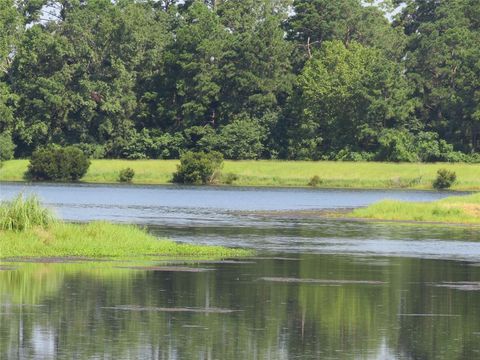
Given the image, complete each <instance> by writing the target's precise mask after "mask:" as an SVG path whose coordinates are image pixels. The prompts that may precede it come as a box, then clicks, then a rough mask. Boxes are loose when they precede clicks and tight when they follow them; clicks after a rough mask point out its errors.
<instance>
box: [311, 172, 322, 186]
mask: <svg viewBox="0 0 480 360" xmlns="http://www.w3.org/2000/svg"><path fill="white" fill-rule="evenodd" d="M322 182H323V181H322V179H320V176H318V175H315V176H312V178H311V179H310V181H309V182H308V186H313V187H316V186H318V185H320V184H321V183H322Z"/></svg>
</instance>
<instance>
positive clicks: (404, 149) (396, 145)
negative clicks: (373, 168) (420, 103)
mask: <svg viewBox="0 0 480 360" xmlns="http://www.w3.org/2000/svg"><path fill="white" fill-rule="evenodd" d="M378 142H379V144H380V148H379V151H378V154H377V160H380V161H394V162H415V161H418V160H419V159H418V155H417V152H416V149H415V138H414V136H413V135H412V134H411V133H409V132H408V131H404V130H393V129H389V130H384V131H382V133H381V135H380V138H379V139H378Z"/></svg>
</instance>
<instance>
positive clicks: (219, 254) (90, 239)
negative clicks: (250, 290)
mask: <svg viewBox="0 0 480 360" xmlns="http://www.w3.org/2000/svg"><path fill="white" fill-rule="evenodd" d="M0 238H1V240H0V257H1V258H11V257H37V258H38V257H87V258H131V257H146V256H165V257H170V258H178V257H188V258H197V257H198V258H227V257H238V256H247V255H251V254H252V252H251V251H249V250H242V249H230V248H225V247H220V246H202V245H192V244H178V243H176V242H173V241H169V240H159V239H157V238H155V237H154V236H152V235H150V234H148V233H147V232H146V231H144V230H143V229H140V228H138V227H135V226H130V225H116V224H110V223H107V222H92V223H89V224H67V223H62V222H57V223H54V224H52V225H50V226H48V227H45V228H42V227H40V226H37V227H33V228H31V229H29V230H24V231H13V230H2V231H0Z"/></svg>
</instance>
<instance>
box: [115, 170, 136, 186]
mask: <svg viewBox="0 0 480 360" xmlns="http://www.w3.org/2000/svg"><path fill="white" fill-rule="evenodd" d="M134 176H135V170H133V169H132V168H125V169H122V170H120V172H119V173H118V181H120V182H128V183H130V182H132V180H133V177H134Z"/></svg>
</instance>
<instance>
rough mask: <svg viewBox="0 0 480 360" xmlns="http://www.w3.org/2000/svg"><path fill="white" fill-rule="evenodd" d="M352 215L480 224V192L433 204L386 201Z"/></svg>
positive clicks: (367, 217)
mask: <svg viewBox="0 0 480 360" xmlns="http://www.w3.org/2000/svg"><path fill="white" fill-rule="evenodd" d="M349 216H352V217H355V218H363V219H375V220H395V221H420V222H440V223H450V224H480V194H474V195H469V196H452V197H448V198H445V199H442V200H438V201H435V202H431V203H419V202H405V201H395V200H385V201H381V202H378V203H376V204H373V205H370V206H368V207H366V208H361V209H356V210H354V211H353V212H352V213H350V214H349Z"/></svg>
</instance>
